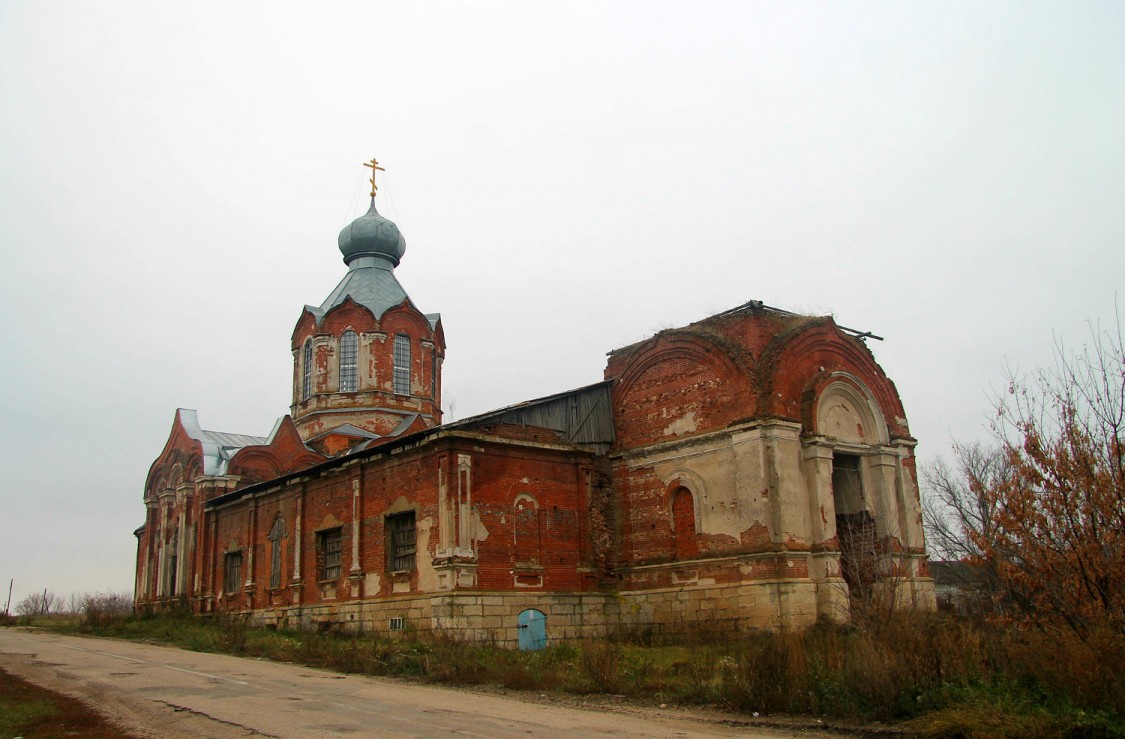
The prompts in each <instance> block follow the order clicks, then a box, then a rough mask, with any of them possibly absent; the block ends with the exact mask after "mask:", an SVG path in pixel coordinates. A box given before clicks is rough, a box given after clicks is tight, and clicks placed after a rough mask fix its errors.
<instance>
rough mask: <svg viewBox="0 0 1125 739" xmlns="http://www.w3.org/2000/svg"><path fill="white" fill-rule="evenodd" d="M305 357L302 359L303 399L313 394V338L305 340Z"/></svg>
mask: <svg viewBox="0 0 1125 739" xmlns="http://www.w3.org/2000/svg"><path fill="white" fill-rule="evenodd" d="M304 355H305V356H304V357H302V359H301V365H302V372H303V375H302V380H301V400H308V397H309V396H310V395H312V363H313V350H312V339H306V340H305V352H304Z"/></svg>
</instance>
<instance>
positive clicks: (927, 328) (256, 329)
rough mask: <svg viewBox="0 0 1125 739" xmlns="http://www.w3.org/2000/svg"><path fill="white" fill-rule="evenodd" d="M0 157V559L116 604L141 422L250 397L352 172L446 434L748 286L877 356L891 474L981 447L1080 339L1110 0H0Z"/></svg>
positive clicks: (1114, 180)
mask: <svg viewBox="0 0 1125 739" xmlns="http://www.w3.org/2000/svg"><path fill="white" fill-rule="evenodd" d="M0 153H2V154H3V160H2V163H0V211H2V212H0V250H2V251H0V254H2V261H0V270H2V272H0V306H2V308H3V311H4V320H3V322H2V323H0V340H2V346H3V353H2V354H0V380H2V387H3V388H4V389H5V391H6V398H5V401H4V409H5V411H6V412H5V415H4V418H3V422H2V425H0V434H2V437H0V466H2V469H3V482H2V483H0V485H2V488H0V501H2V505H0V579H2V581H3V585H4V586H7V584H8V580H9V579H10V578H14V579H15V594H14V598H13V603H14V602H16V601H18V600H19V599H20V598H21V597H23V596H24V595H26V594H27V593H29V592H31V591H34V590H41V589H42V588H44V587H47V588H51V589H53V590H55V591H58V592H59V593H61V594H66V593H69V592H72V591H82V590H86V591H90V590H104V589H108V588H112V589H115V590H131V589H132V584H133V571H134V559H135V556H136V542H135V539H134V537H133V535H132V531H133V529H135V528H136V527H137V526H138V525H140V524H141V523H142V522H143V519H144V506H143V503H142V487H143V485H144V481H145V476H146V474H147V471H148V467H149V465H150V464H151V463H152V461H153V459H154V458H155V457H156V455H157V454H159V452H160V450H161V448H162V447H163V444H164V442H165V440H166V439H167V436H168V432H169V430H170V428H171V424H172V419H173V415H174V412H175V409H176V408H177V407H186V408H194V409H196V410H198V412H199V419H200V422H201V424H202V425H203V427H204V428H207V429H213V430H220V431H234V432H240V433H249V434H258V435H265V434H266V433H268V432H269V429H270V428H271V426H272V424H273V422H274V420H275V419H276V418H277V417H278V416H281V415H283V414H285V413H287V412H288V406H289V402H290V400H291V398H290V378H291V372H292V367H291V355H290V351H289V338H290V334H291V332H292V330H293V326H294V324H295V322H296V320H297V318H298V317H299V316H300V313H301V308H302V306H303V305H304V304H306V303H311V304H319V303H320V302H321V301H322V300H323V299H324V298H325V297H326V296H327V295H328V293H329V292H330V291H331V290H332V288H333V287H334V286H335V285H336V283H337V282H338V281H339V279H340V278H341V277H342V276H343V274H344V272H345V267H344V265H343V263H342V262H341V260H340V254H339V251H338V250H337V246H336V237H337V233H338V232H339V230H340V229H341V228H342V227H343V226H344V225H345V224H346V223H347V222H348V221H350V220H351V219H352V218H355V217H356V216H358V215H360V214H362V213H363V212H364V210H365V207H366V202H365V195H364V190H365V187H366V185H365V178H366V170H364V168H363V167H362V166H360V164H361V162H363V161H365V160H368V159H370V158H371V157H372V156H377V157H378V158H379V160H380V162H381V163H382V164H383V165H384V166H386V168H387V173H386V178H385V179H384V181H383V184H382V185H381V186H380V195H379V201H378V204H379V206H380V209H381V211H382V213H383V214H384V215H386V216H387V217H389V218H392V219H393V220H395V221H396V222H397V223H398V225H399V227H400V228H401V230H402V232H403V234H404V236H405V237H406V242H407V251H406V256H405V257H404V259H403V262H402V265H401V267H399V269H398V270H397V275H398V277H399V280H400V281H401V282H402V284H403V286H404V287H405V288H406V290H407V292H408V293H409V294H410V296H411V297H412V298H413V300H414V302H415V303H416V304H417V305H418V307H419V308H420V309H421V310H423V311H424V312H441V314H442V320H443V322H444V325H445V334H446V338H447V341H448V353H447V360H446V363H445V367H444V384H445V397H444V399H443V400H444V406H445V408H446V410H447V413H450V412H451V414H452V415H447V418H463V417H465V416H468V415H471V414H474V413H478V412H481V411H485V410H489V409H491V408H495V407H499V406H503V405H506V404H509V403H513V402H518V401H521V400H526V399H530V398H534V397H538V396H542V395H546V394H550V393H553V392H557V391H562V390H566V389H569V388H573V387H577V386H581V385H584V384H587V383H590V382H595V381H598V380H600V379H601V377H602V370H603V368H604V363H605V352H607V351H609V350H611V349H614V348H616V347H619V346H623V345H626V344H629V343H632V342H634V341H637V340H640V339H643V338H645V337H646V336H648V335H650V334H652V333H653V332H655V331H658V330H659V329H661V328H667V327H672V326H681V325H684V324H686V323H689V322H691V321H694V320H697V319H700V318H703V317H705V316H707V315H710V314H712V313H715V312H718V311H721V310H724V309H727V308H730V307H733V306H736V305H739V304H741V303H744V302H746V301H747V300H751V299H757V300H762V301H764V302H765V303H766V304H768V305H774V306H778V307H782V308H786V309H790V310H795V311H802V312H814V313H821V314H833V315H834V316H835V317H836V320H837V322H839V323H841V324H842V325H845V326H850V327H854V328H857V329H861V330H867V331H872V332H874V333H875V334H878V335H880V336H883V337H885V338H886V341H884V342H876V341H872V342H870V345H871V347H872V349H873V350H874V352H875V355H876V358H877V359H878V360H879V362H880V363H881V364H882V366H883V368H884V369H885V370H886V371H887V373H888V374H889V375H890V376H891V378H892V379H893V380H894V381H895V383H896V384H897V386H898V389H899V392H900V393H901V395H902V398H903V402H904V404H905V407H906V411H907V415H908V417H909V419H910V425H911V429H912V431H913V433H914V435H915V436H916V437H917V438H918V440H919V446H918V454H919V457H920V458H921V460H922V461H923V462H924V461H925V460H927V459H932V458H933V456H934V455H939V454H948V450H949V444H950V441H951V440H952V439H961V440H969V439H975V438H982V437H984V435H985V431H984V426H985V423H986V411H987V408H988V391H989V388H990V387H998V386H1000V385H1001V384H1002V383H1003V374H1004V368H1005V366H1011V367H1014V368H1023V369H1030V368H1033V367H1036V366H1039V365H1042V364H1045V363H1047V362H1049V361H1050V353H1051V346H1052V341H1053V337H1055V336H1058V337H1061V338H1063V339H1064V340H1066V341H1067V342H1068V343H1071V344H1074V345H1076V346H1077V345H1080V344H1081V343H1082V342H1083V341H1085V340H1086V339H1087V337H1088V328H1087V321H1098V320H1101V321H1102V322H1106V321H1110V322H1111V321H1112V320H1113V313H1114V304H1115V295H1117V293H1118V291H1119V290H1120V289H1121V287H1122V277H1123V275H1125V4H1122V3H1120V2H1105V3H1096V2H1057V1H1052V2H1046V3H1038V2H1026V1H1021V2H996V1H990V2H971V3H967V2H928V3H923V2H899V1H895V2H830V3H829V2H824V3H817V2H792V3H780V2H770V3H752V2H741V1H740V2H729V3H728V2H695V3H671V2H653V1H652V0H645V2H618V3H610V2H589V3H580V2H567V3H549V4H548V3H530V2H474V3H429V2H411V3H397V4H393V5H392V4H389V3H378V2H356V3H307V2H306V3H294V2H270V3H231V2H191V3H167V2H164V3H154V2H148V1H147V0H146V1H144V2H130V3H126V2H115V1H114V0H100V1H99V2H97V3H87V2H78V1H77V0H75V1H74V2H43V1H42V0H36V1H35V2H26V1H24V0H5V1H4V2H2V3H0ZM1116 300H1117V301H1118V303H1122V302H1125V301H1122V299H1121V298H1116ZM5 596H6V593H3V594H0V605H2V601H3V599H4V598H5Z"/></svg>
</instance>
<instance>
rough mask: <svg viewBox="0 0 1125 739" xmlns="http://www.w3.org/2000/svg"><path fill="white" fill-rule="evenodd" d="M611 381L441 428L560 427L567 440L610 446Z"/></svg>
mask: <svg viewBox="0 0 1125 739" xmlns="http://www.w3.org/2000/svg"><path fill="white" fill-rule="evenodd" d="M611 385H612V381H611V380H603V381H602V382H598V383H595V384H593V385H587V386H585V387H580V388H577V389H574V390H567V391H566V392H562V393H555V394H554V395H548V396H547V397H545V398H536V399H535V400H526V401H524V402H522V403H516V404H515V405H510V406H507V407H506V408H499V409H497V410H494V411H489V412H487V413H482V414H480V415H478V416H472V417H470V418H465V419H462V420H460V421H454V422H452V423H448V424H445V425H444V426H443V427H442V428H472V427H476V426H487V425H489V424H492V423H510V424H514V425H517V426H538V427H541V428H549V429H553V430H555V431H558V432H559V433H560V435H561V437H562V439H561V440H562V441H565V442H570V443H574V444H595V445H598V446H599V447H607V446H608V445H609V444H612V443H613V439H614V432H613V408H612V405H611V402H610V392H609V390H610V386H611ZM603 451H604V448H603Z"/></svg>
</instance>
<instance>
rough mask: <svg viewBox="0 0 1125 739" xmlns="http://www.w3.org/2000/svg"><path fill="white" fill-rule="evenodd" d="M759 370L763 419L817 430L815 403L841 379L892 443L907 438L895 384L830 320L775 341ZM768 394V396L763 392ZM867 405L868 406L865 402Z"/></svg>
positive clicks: (863, 349)
mask: <svg viewBox="0 0 1125 739" xmlns="http://www.w3.org/2000/svg"><path fill="white" fill-rule="evenodd" d="M763 360H764V361H763V362H762V364H761V366H760V368H759V383H760V385H761V386H762V388H763V392H762V395H761V407H760V409H759V411H760V413H761V414H762V415H767V416H775V417H780V418H788V419H793V420H798V419H799V420H800V421H801V422H802V423H803V424H804V425H805V429H806V431H808V430H811V428H812V427H814V426H816V425H817V424H816V418H817V414H816V401H818V400H819V398H820V396H821V395H822V394H823V391H824V390H825V389H826V387H827V385H829V384H832V383H834V382H835V381H837V380H838V379H840V378H847V379H848V380H850V381H851V382H854V383H855V384H856V387H857V388H862V390H861V391H860V395H861V397H865V398H867V399H868V401H870V402H871V404H872V407H873V408H874V409H875V411H874V414H873V415H874V416H875V417H876V418H882V419H883V421H884V422H885V423H884V425H885V426H887V427H888V428H889V433H890V435H892V436H894V437H895V438H900V437H909V436H910V430H909V428H908V427H907V425H906V414H905V412H904V411H903V408H902V401H901V400H900V399H899V397H898V391H897V390H896V389H895V386H894V383H893V382H891V380H890V379H889V378H888V377H887V376H886V373H884V372H883V369H882V367H880V366H879V364H878V363H877V362H876V361H875V357H874V356H873V355H872V354H871V350H870V349H869V348H868V347H866V346H865V345H864V344H863V343H862V342H860V341H858V340H857V339H856V338H854V337H852V336H848V335H847V334H845V333H843V332H842V331H840V329H839V328H838V327H837V326H836V324H835V322H834V321H832V319H831V318H827V319H824V320H823V322H819V323H818V322H813V323H810V324H808V325H807V326H805V327H803V328H802V329H800V330H799V331H796V332H793V333H790V334H787V335H785V336H779V337H777V338H776V339H775V340H774V342H773V344H772V346H771V347H770V349H769V350H768V351H767V352H766V353H765V355H764V356H763ZM767 391H768V392H767ZM865 402H867V401H865Z"/></svg>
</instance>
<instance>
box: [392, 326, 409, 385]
mask: <svg viewBox="0 0 1125 739" xmlns="http://www.w3.org/2000/svg"><path fill="white" fill-rule="evenodd" d="M394 360H395V395H410V339H409V338H407V337H406V336H402V335H401V334H400V335H398V336H396V337H395V356H394Z"/></svg>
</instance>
